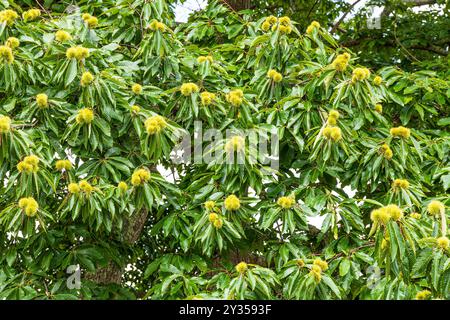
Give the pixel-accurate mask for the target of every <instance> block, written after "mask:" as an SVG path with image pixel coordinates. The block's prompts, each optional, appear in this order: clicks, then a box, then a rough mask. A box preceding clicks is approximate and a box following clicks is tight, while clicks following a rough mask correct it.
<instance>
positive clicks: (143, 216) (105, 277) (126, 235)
mask: <svg viewBox="0 0 450 320" xmlns="http://www.w3.org/2000/svg"><path fill="white" fill-rule="evenodd" d="M147 215H148V212H147V210H141V211H140V212H138V213H136V214H134V215H133V216H131V217H130V218H127V219H125V221H124V225H123V239H122V241H123V242H125V243H126V244H129V245H132V244H133V243H135V242H136V241H137V240H138V239H139V236H140V235H141V232H142V229H143V228H144V225H145V221H146V220H147ZM123 271H124V268H123V267H121V266H118V265H117V264H116V263H114V262H113V261H110V262H109V263H108V265H107V266H106V267H103V268H99V269H98V270H97V271H96V272H94V273H87V274H86V276H85V279H87V280H90V281H93V282H95V283H98V284H111V283H116V284H120V283H121V281H122V274H123Z"/></svg>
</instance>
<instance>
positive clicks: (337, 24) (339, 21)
mask: <svg viewBox="0 0 450 320" xmlns="http://www.w3.org/2000/svg"><path fill="white" fill-rule="evenodd" d="M360 1H361V0H356V1H355V2H354V3H353V4H352V5H351V6H350V8H348V10H347V11H346V12H345V13H344V14H343V15H342V17H341V18H340V19H339V20H338V22H336V23H335V24H334V26H333V28H331V31H330V33H334V32H335V31H336V29H337V28H338V27H339V25H340V24H341V23H342V21H344V19H345V17H346V16H347V15H348V14H349V13H350V11H352V9H353V7H354V6H356V5H357V4H358V2H360Z"/></svg>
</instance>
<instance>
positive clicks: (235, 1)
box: [222, 0, 253, 11]
mask: <svg viewBox="0 0 450 320" xmlns="http://www.w3.org/2000/svg"><path fill="white" fill-rule="evenodd" d="M222 2H224V4H225V5H227V6H228V7H230V8H232V9H233V10H234V11H240V10H246V9H250V8H252V7H253V6H252V1H251V0H222Z"/></svg>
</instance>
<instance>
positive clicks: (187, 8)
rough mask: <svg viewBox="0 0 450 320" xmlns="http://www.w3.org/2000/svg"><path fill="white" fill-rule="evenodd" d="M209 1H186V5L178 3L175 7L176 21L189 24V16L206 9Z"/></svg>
mask: <svg viewBox="0 0 450 320" xmlns="http://www.w3.org/2000/svg"><path fill="white" fill-rule="evenodd" d="M207 3H208V1H207V0H186V2H184V3H179V2H178V3H177V4H176V5H175V10H174V11H175V21H176V22H187V20H188V18H189V15H190V14H191V13H192V12H194V11H198V10H201V9H203V8H205V7H206V4H207Z"/></svg>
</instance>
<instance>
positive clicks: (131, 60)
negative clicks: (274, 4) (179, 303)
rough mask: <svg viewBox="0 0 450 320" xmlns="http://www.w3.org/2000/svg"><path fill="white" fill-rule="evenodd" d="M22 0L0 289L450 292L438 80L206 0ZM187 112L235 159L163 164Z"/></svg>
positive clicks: (444, 130) (3, 165) (29, 292)
mask: <svg viewBox="0 0 450 320" xmlns="http://www.w3.org/2000/svg"><path fill="white" fill-rule="evenodd" d="M34 3H35V2H34V1H1V2H0V42H1V43H0V179H1V181H2V182H3V183H2V185H0V230H1V232H0V298H2V299H3V298H6V299H112V298H119V299H128V298H129V299H135V298H143V299H193V298H219V299H414V298H416V299H432V298H433V299H450V244H449V239H448V237H449V232H448V221H449V217H448V212H449V211H448V205H449V203H450V201H449V197H448V189H449V187H450V165H449V154H450V152H449V150H450V136H449V133H448V128H449V126H450V116H449V102H450V89H449V81H448V80H447V79H445V78H443V77H442V76H439V75H438V74H436V73H435V72H433V71H426V70H420V71H416V72H406V71H403V70H402V69H400V68H397V67H395V66H387V67H383V68H381V69H373V68H372V67H371V66H370V65H360V62H359V59H358V56H357V55H356V54H355V53H353V52H352V51H350V50H349V49H347V48H345V47H343V46H341V45H340V44H339V43H338V42H337V40H336V39H335V38H334V37H333V36H332V35H331V34H330V33H329V32H328V31H329V28H328V27H327V26H323V25H322V26H321V25H320V23H318V22H316V21H311V23H310V24H309V25H308V26H307V27H306V28H304V27H300V26H299V25H298V24H297V23H296V22H295V21H294V20H291V19H290V18H288V17H286V16H283V17H275V16H270V15H269V16H266V17H261V18H256V19H254V18H253V15H250V14H240V15H237V14H235V13H233V12H231V11H229V9H228V8H227V7H226V6H224V5H222V4H220V3H216V2H211V3H210V4H209V5H208V7H207V8H206V9H205V10H204V11H202V12H199V13H197V14H196V15H195V17H194V18H193V19H191V20H190V22H189V23H187V24H180V25H177V24H175V23H174V21H173V13H172V9H171V7H170V5H169V4H168V3H166V2H165V1H164V0H154V1H146V0H120V1H115V0H103V1H100V0H99V1H76V4H77V5H76V6H75V5H70V6H69V7H65V6H64V5H63V4H62V2H57V1H42V6H39V7H35V8H33V7H31V5H33V4H34ZM373 54H375V53H373ZM195 121H201V123H202V126H203V130H206V129H208V128H215V129H217V130H220V132H222V133H225V132H226V131H227V130H230V131H231V132H232V133H233V136H232V137H225V136H224V137H222V139H219V140H218V141H217V142H216V143H215V144H214V146H213V149H214V150H215V151H217V152H219V153H221V154H228V155H229V154H233V155H236V156H237V155H242V156H243V162H242V163H231V164H230V163H223V162H220V161H210V162H207V161H193V159H191V161H188V162H179V161H174V159H173V153H172V150H173V148H174V147H176V146H177V145H178V143H179V142H180V141H181V140H182V139H183V138H185V137H186V135H187V136H191V138H193V139H192V141H194V140H196V139H198V136H194V129H195V125H196V122H195ZM249 130H253V131H255V132H257V133H258V134H260V135H262V136H268V137H273V136H274V135H273V133H276V136H277V137H278V140H279V142H278V144H277V146H278V147H279V166H278V168H268V164H267V162H265V161H264V160H265V159H266V158H267V157H268V154H265V153H264V154H258V156H256V154H257V153H258V152H257V151H256V150H255V149H254V148H253V147H252V145H251V144H250V143H249V141H247V140H248V139H247V138H245V137H244V135H245V133H246V132H248V131H249ZM208 144H209V143H208V142H207V141H206V140H204V141H203V142H201V144H200V148H202V149H203V150H208V148H207V147H208ZM192 148H193V146H192ZM187 150H188V149H185V151H187ZM204 153H205V154H207V153H208V152H206V151H205V152H204ZM205 159H206V158H205ZM255 159H256V160H255ZM446 208H447V209H446ZM317 217H321V218H322V220H323V222H322V223H321V224H320V226H319V227H320V228H319V229H318V228H316V227H314V226H313V225H311V223H312V222H311V221H313V220H314V219H313V218H315V219H316V220H317ZM77 265H79V266H80V268H81V286H80V287H72V286H70V285H68V284H69V282H70V281H68V278H69V277H71V276H72V274H71V273H70V270H72V271H73V266H77ZM68 270H69V273H67V272H68Z"/></svg>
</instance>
